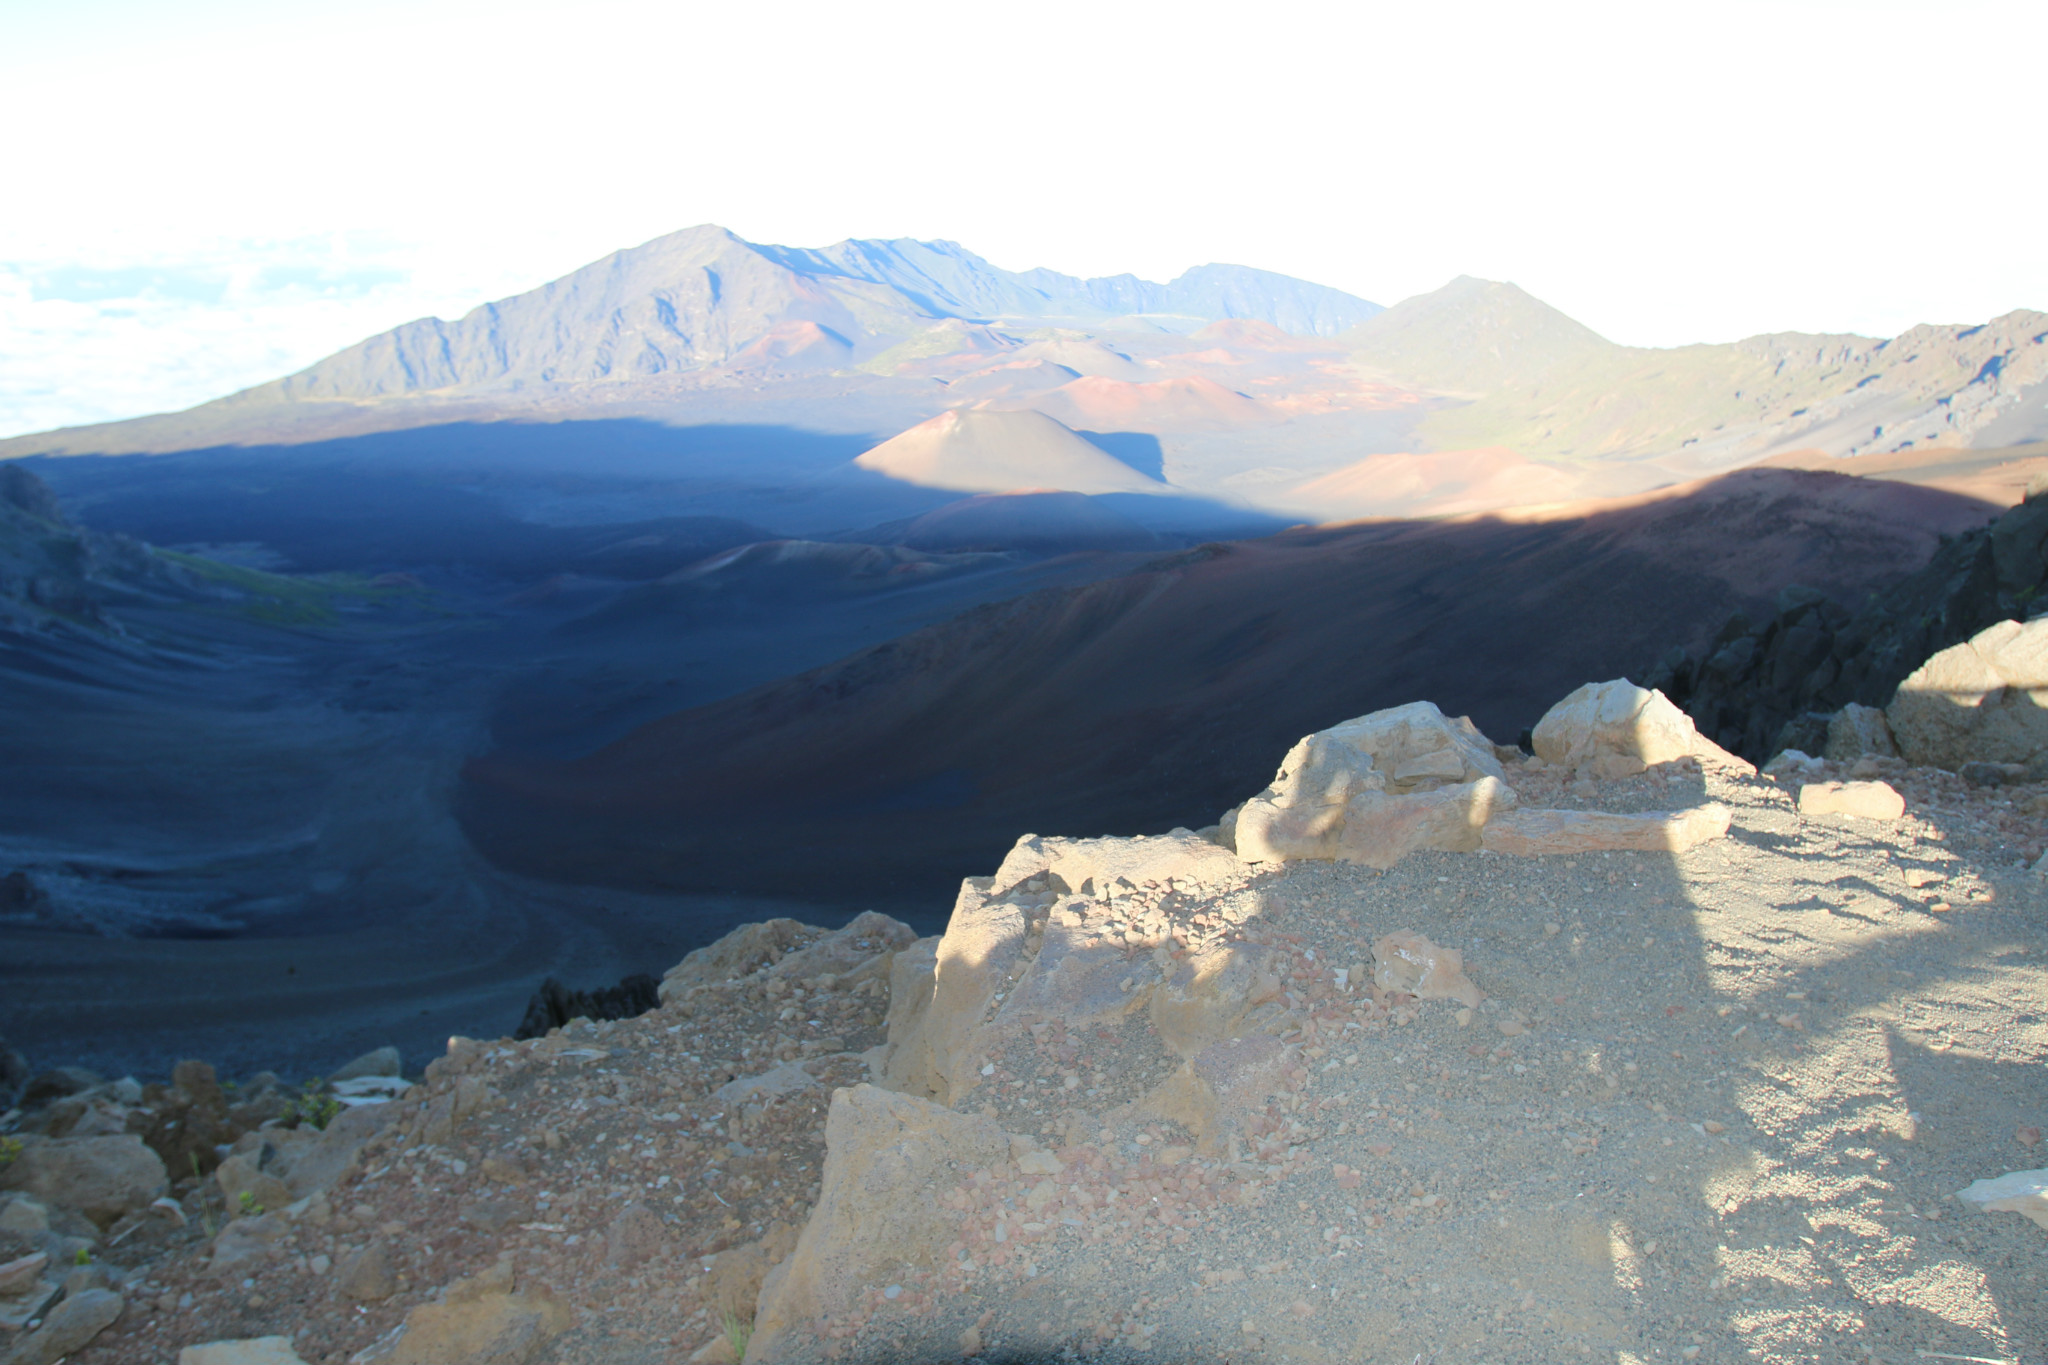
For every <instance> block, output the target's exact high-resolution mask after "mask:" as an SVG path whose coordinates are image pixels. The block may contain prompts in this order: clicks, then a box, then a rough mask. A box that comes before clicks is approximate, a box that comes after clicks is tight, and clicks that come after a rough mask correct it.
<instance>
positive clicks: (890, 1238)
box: [746, 1085, 1009, 1365]
mask: <svg viewBox="0 0 2048 1365" xmlns="http://www.w3.org/2000/svg"><path fill="white" fill-rule="evenodd" d="M1008 1156H1009V1140H1008V1138H1007V1137H1006V1136H1005V1134H1004V1133H1003V1132H1002V1131H1001V1130H1000V1129H999V1128H997V1127H996V1125H995V1122H994V1120H992V1119H988V1118H984V1117H982V1116H981V1115H979V1114H958V1113H954V1112H953V1111H952V1110H950V1109H944V1108H941V1107H940V1106H938V1105H936V1104H933V1103H931V1102H929V1101H927V1100H921V1099H918V1098H916V1097H914V1096H910V1095H902V1094H896V1093H893V1092H891V1091H887V1090H882V1089H879V1088H878V1087H875V1086H872V1085H857V1086H854V1087H852V1088H851V1089H847V1090H840V1091H838V1092H836V1093H835V1094H834V1095H833V1097H832V1108H831V1109H830V1111H829V1112H828V1113H827V1115H826V1118H825V1169H824V1173H823V1177H822V1180H821V1181H820V1189H819V1195H818V1202H817V1204H816V1206H815V1207H814V1208H813V1210H812V1213H811V1219H810V1222H809V1223H808V1224H806V1225H805V1227H804V1230H803V1234H802V1236H801V1237H799V1238H798V1240H797V1245H796V1250H795V1252H794V1253H793V1254H792V1255H791V1256H790V1257H789V1259H788V1260H786V1261H784V1262H783V1263H782V1264H781V1265H780V1266H778V1267H776V1268H775V1270H774V1271H773V1272H771V1273H770V1274H769V1276H768V1278H767V1281H766V1283H764V1284H763V1286H762V1288H761V1298H760V1302H759V1306H758V1309H757V1311H756V1313H755V1318H754V1333H753V1336H752V1338H751V1340H750V1341H749V1343H748V1346H747V1356H746V1358H747V1361H748V1362H749V1365H760V1363H761V1362H775V1361H784V1360H795V1359H805V1358H808V1355H807V1352H806V1350H805V1348H804V1346H803V1345H802V1344H801V1343H800V1342H799V1341H798V1340H797V1336H798V1333H799V1332H800V1331H801V1330H802V1328H803V1327H804V1326H806V1325H807V1324H809V1323H811V1322H812V1321H814V1320H816V1319H817V1318H819V1317H821V1316H825V1315H827V1314H832V1313H836V1312H840V1311H843V1310H844V1309H845V1308H846V1307H847V1306H848V1305H850V1304H851V1303H852V1302H853V1301H854V1299H855V1297H856V1296H857V1295H858V1294H859V1293H860V1292H861V1291H862V1290H864V1289H866V1288H868V1287H870V1286H872V1285H876V1284H882V1283H887V1282H889V1281H890V1280H892V1279H895V1278H899V1277H900V1276H901V1275H902V1274H903V1272H904V1271H905V1270H907V1269H925V1268H929V1267H930V1266H931V1265H932V1263H933V1258H934V1257H935V1256H936V1255H937V1254H938V1251H939V1249H941V1248H943V1247H944V1246H945V1245H946V1244H947V1243H948V1242H950V1241H951V1240H952V1238H953V1235H954V1234H955V1232H956V1231H957V1230H958V1226H959V1215H958V1214H956V1213H953V1212H952V1211H951V1210H949V1209H947V1208H946V1207H945V1206H944V1205H943V1204H941V1203H940V1201H939V1196H940V1192H941V1190H942V1189H943V1188H944V1187H946V1186H948V1185H950V1184H951V1183H952V1182H954V1181H956V1180H958V1179H959V1178H960V1176H961V1174H962V1173H964V1172H966V1171H969V1170H973V1169H977V1168H980V1167H986V1166H991V1165H994V1164H996V1163H999V1162H1003V1161H1005V1160H1007V1158H1008Z"/></svg>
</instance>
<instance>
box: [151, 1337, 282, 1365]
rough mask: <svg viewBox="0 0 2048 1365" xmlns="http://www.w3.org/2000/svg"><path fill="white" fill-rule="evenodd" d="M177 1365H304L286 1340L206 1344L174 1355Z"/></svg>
mask: <svg viewBox="0 0 2048 1365" xmlns="http://www.w3.org/2000/svg"><path fill="white" fill-rule="evenodd" d="M178 1365H306V1362H305V1361H304V1360H303V1359H301V1358H300V1356H299V1353H298V1352H297V1351H295V1350H293V1349H292V1339H291V1338H290V1337H248V1338H245V1339H243V1340H241V1341H209V1342H207V1343H205V1344H204V1345H201V1346H187V1347H186V1348H185V1349H184V1350H182V1351H180V1352H178Z"/></svg>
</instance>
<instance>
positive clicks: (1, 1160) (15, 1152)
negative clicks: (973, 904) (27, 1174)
mask: <svg viewBox="0 0 2048 1365" xmlns="http://www.w3.org/2000/svg"><path fill="white" fill-rule="evenodd" d="M21 1152H22V1147H21V1139H20V1138H18V1137H0V1170H5V1169H7V1168H8V1167H9V1166H12V1165H13V1164H14V1163H15V1162H16V1161H18V1160H19V1159H20V1158H21Z"/></svg>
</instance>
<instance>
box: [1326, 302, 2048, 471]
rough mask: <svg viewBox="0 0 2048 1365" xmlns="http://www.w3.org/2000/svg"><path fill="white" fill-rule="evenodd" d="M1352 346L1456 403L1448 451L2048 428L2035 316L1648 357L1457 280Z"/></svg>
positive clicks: (1730, 446) (1964, 434) (1623, 449)
mask: <svg viewBox="0 0 2048 1365" xmlns="http://www.w3.org/2000/svg"><path fill="white" fill-rule="evenodd" d="M1342 340H1343V341H1344V342H1346V343H1347V344H1348V345H1349V346H1350V347H1351V350H1352V360H1353V363H1355V364H1357V365H1359V366H1361V367H1363V368H1365V369H1367V370H1368V371H1370V372H1372V373H1375V374H1378V375H1381V376H1384V377H1386V378H1388V379H1391V380H1393V381H1395V382H1397V383H1400V384H1403V385H1410V386H1413V387H1415V388H1418V389H1421V390H1423V391H1425V392H1429V393H1433V394H1436V395H1440V396H1442V397H1444V398H1448V399H1451V400H1453V401H1451V402H1449V403H1446V404H1444V405H1442V406H1441V407H1439V408H1438V409H1437V410H1435V411H1433V412H1432V413H1430V414H1429V416H1427V417H1426V418H1424V419H1423V420H1422V421H1421V422H1420V423H1419V424H1418V425H1417V428H1416V434H1417V435H1418V436H1419V437H1420V438H1421V440H1420V442H1419V446H1420V447H1421V448H1425V449H1432V450H1438V451H1464V450H1471V449H1475V448H1482V447H1504V448H1507V449H1510V450H1513V451H1515V452H1517V453H1519V454H1521V455H1524V456H1531V457H1537V458H1545V459H1565V460H1572V461H1586V460H1637V459H1641V458H1644V457H1651V456H1660V455H1662V456H1677V457H1680V459H1681V461H1682V464H1681V466H1680V467H1681V468H1692V469H1715V468H1726V467H1729V466H1731V465H1739V464H1744V463H1747V462H1749V461H1751V460H1755V459H1758V458H1761V457H1764V456H1768V455H1772V454H1776V453H1779V452H1783V451H1789V450H1795V449H1818V450H1825V451H1827V452H1829V453H1830V454H1836V455H1861V454H1864V453H1867V452H1872V451H1894V450H1900V449H1904V448H1907V447H1911V446H1920V447H1927V446H1934V445H1940V446H1967V445H1978V446H1986V445H2001V444H2017V443H2019V442H2023V441H2027V440H2031V439H2036V438H2037V437H2038V436H2039V435H2040V434H2042V433H2043V431H2044V430H2048V385H2042V383H2041V381H2042V380H2043V379H2048V313H2038V312H2031V311H2028V310H2024V309H2022V310H2018V311H2015V312H2011V313H2007V314H2005V315H2004V316H2003V317H1999V318H1995V319H1993V320H1992V321H1991V322H1988V323H1984V324H1981V325H1972V324H1959V325H1947V326H1931V325H1930V326H1920V327H1915V328H1913V329H1912V330H1910V331H1908V332H1904V333H1902V334H1900V335H1899V336H1897V337H1894V338H1891V339H1890V340H1884V339H1881V338H1875V337H1862V336H1852V335H1828V334H1811V333H1803V332H1779V333H1772V334H1768V335H1764V336H1755V337H1750V338H1748V339H1747V340H1743V341H1737V342H1727V343H1722V344H1718V345H1697V346H1677V347H1671V348H1668V349H1652V348H1647V347H1633V346H1620V345H1616V344H1615V343H1613V342H1611V341H1608V340H1607V339H1606V338H1604V337H1602V336H1600V335H1599V334H1597V333H1595V332H1594V331H1592V330H1591V329H1589V328H1587V327H1585V326H1583V325H1581V324H1580V323H1577V322H1574V321H1573V320H1572V319H1571V318H1568V317H1566V316H1565V315H1564V314H1563V313H1560V312H1558V311H1557V310H1556V309H1555V308H1552V307H1551V306H1550V305H1549V304H1546V303H1544V302H1542V301H1541V300H1538V299H1535V298H1532V297H1530V296H1529V295H1528V294H1527V293H1524V292H1523V291H1522V290H1521V289H1519V288H1517V287H1516V286H1514V285H1512V284H1504V283H1497V282H1494V281H1490V280H1476V279H1471V278H1469V277H1461V278H1459V279H1456V280H1453V281H1452V282H1451V283H1449V284H1447V285H1445V286H1444V287H1443V288H1442V289H1438V290H1436V291H1434V292H1432V293H1428V294H1423V295H1420V296H1418V297H1416V298H1412V299H1407V300H1404V301H1403V302H1401V303H1399V304H1396V305H1395V306H1394V307H1392V308H1389V309H1387V310H1385V311H1384V312H1382V313H1379V314H1378V315H1376V316H1374V317H1372V318H1370V319H1368V320H1367V321H1365V322H1364V323H1362V324H1360V325H1359V326H1358V327H1356V328H1354V329H1352V330H1351V331H1350V332H1348V333H1346V334H1345V336H1344V337H1343V338H1342Z"/></svg>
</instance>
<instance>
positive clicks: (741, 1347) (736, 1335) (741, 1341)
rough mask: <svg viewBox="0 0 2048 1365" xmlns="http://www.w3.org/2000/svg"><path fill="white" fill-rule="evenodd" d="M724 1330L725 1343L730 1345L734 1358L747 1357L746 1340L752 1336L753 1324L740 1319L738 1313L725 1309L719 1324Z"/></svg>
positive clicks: (742, 1358)
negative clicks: (721, 1321)
mask: <svg viewBox="0 0 2048 1365" xmlns="http://www.w3.org/2000/svg"><path fill="white" fill-rule="evenodd" d="M721 1325H722V1327H723V1328H724V1331H725V1340H726V1344H727V1345H729V1346H731V1347H732V1356H733V1359H734V1360H745V1359H746V1358H747V1342H748V1341H750V1340H751V1339H752V1338H753V1335H754V1324H753V1323H751V1322H742V1321H740V1317H739V1314H737V1313H735V1312H733V1311H732V1310H731V1309H727V1310H726V1311H725V1314H724V1320H723V1323H722V1324H721Z"/></svg>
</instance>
